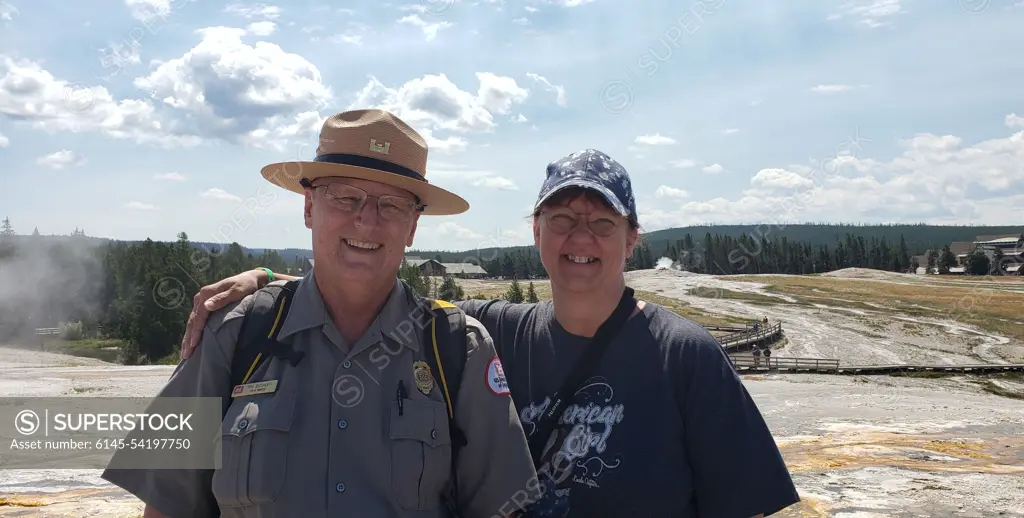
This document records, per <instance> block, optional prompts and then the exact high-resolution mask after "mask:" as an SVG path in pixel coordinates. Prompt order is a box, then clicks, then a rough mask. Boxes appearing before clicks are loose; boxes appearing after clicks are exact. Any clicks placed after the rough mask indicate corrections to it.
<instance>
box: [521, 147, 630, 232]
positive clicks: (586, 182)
mask: <svg viewBox="0 0 1024 518" xmlns="http://www.w3.org/2000/svg"><path fill="white" fill-rule="evenodd" d="M573 187H576V188H581V189H587V190H591V191H594V192H597V193H598V194H600V195H601V196H602V197H603V198H604V199H605V200H606V201H607V202H608V204H609V205H611V206H612V208H614V209H615V211H616V212H618V213H619V214H621V215H622V216H624V217H626V218H627V219H629V220H631V221H633V222H634V223H637V214H636V198H635V197H634V196H633V185H632V182H630V180H629V173H628V172H627V171H626V168H625V167H623V166H622V164H620V163H619V162H618V161H616V160H615V159H613V158H612V157H610V156H608V155H607V154H605V153H603V152H601V151H598V150H596V149H591V148H587V149H584V150H582V151H577V152H575V153H572V154H570V155H566V156H564V157H562V158H560V159H558V160H555V161H554V162H551V163H550V164H548V168H547V176H546V178H545V179H544V185H542V186H541V188H540V193H538V194H537V201H536V202H535V203H534V210H537V209H539V208H540V206H541V205H543V204H544V203H545V202H547V201H548V200H550V199H551V198H552V197H553V196H554V195H556V194H558V193H559V192H561V191H564V190H566V189H569V188H573Z"/></svg>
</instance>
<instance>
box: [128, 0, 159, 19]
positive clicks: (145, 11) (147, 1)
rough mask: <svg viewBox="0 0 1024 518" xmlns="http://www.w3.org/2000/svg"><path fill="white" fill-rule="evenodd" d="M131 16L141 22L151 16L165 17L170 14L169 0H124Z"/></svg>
mask: <svg viewBox="0 0 1024 518" xmlns="http://www.w3.org/2000/svg"><path fill="white" fill-rule="evenodd" d="M124 3H125V5H127V6H128V11H129V12H131V15H132V18H135V19H136V20H140V21H143V22H148V21H150V20H152V18H153V17H156V16H159V17H160V18H167V16H168V15H170V14H171V0H124Z"/></svg>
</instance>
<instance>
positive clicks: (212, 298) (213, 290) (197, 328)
mask: <svg viewBox="0 0 1024 518" xmlns="http://www.w3.org/2000/svg"><path fill="white" fill-rule="evenodd" d="M268 280H269V277H268V276H267V272H265V271H263V270H249V271H247V272H242V273H240V274H238V275H235V276H234V277H228V278H227V279H224V280H221V281H218V282H215V283H213V284H210V285H207V286H203V287H202V288H201V289H200V290H199V293H197V294H196V296H195V298H193V299H192V312H191V313H189V315H188V323H187V324H186V325H185V336H184V337H182V339H181V359H183V360H184V359H186V358H188V357H189V356H192V351H194V350H195V348H196V346H197V345H199V341H200V340H201V339H202V338H203V328H204V327H205V326H206V319H207V318H209V316H210V313H212V312H214V311H217V310H218V309H220V308H222V307H224V306H227V305H228V304H230V303H232V302H237V301H239V300H242V299H244V298H245V297H246V296H247V295H249V294H250V293H254V292H256V290H258V289H260V287H262V286H265V285H266V284H267V281H268Z"/></svg>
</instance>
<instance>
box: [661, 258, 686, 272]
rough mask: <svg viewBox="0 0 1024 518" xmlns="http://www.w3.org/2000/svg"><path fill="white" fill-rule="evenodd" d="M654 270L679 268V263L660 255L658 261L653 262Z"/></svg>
mask: <svg viewBox="0 0 1024 518" xmlns="http://www.w3.org/2000/svg"><path fill="white" fill-rule="evenodd" d="M654 269H655V270H681V268H679V263H677V262H674V261H672V259H669V258H668V257H662V258H661V259H658V262H656V263H654Z"/></svg>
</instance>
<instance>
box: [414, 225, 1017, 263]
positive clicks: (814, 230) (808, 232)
mask: <svg viewBox="0 0 1024 518" xmlns="http://www.w3.org/2000/svg"><path fill="white" fill-rule="evenodd" d="M1021 232H1024V225H1022V226H982V225H964V226H957V225H927V224H923V223H921V224H891V225H854V224H817V223H801V224H794V225H785V224H773V223H762V224H759V225H696V226H689V227H678V228H669V229H665V230H657V231H654V232H648V233H646V234H643V236H642V239H643V241H645V242H646V243H647V245H648V247H650V249H651V251H652V252H653V253H654V254H655V256H656V257H657V256H658V255H659V254H661V253H662V252H663V251H665V250H666V249H667V248H668V246H669V245H674V244H676V242H677V241H679V240H682V239H683V238H685V237H686V234H690V238H691V239H692V240H693V241H694V242H695V243H697V244H698V245H699V244H700V243H702V242H703V241H704V237H705V235H707V234H711V235H712V236H714V235H719V236H729V237H733V238H738V237H740V236H741V235H744V234H746V235H747V236H750V237H753V238H757V239H760V238H762V237H764V238H766V239H768V240H769V241H776V240H782V239H785V240H786V241H789V242H793V241H797V242H801V243H807V244H809V245H810V246H812V247H817V246H829V247H831V246H834V245H835V244H836V243H837V242H839V241H841V240H844V239H845V238H846V235H847V234H850V235H852V236H854V237H863V238H865V239H870V238H872V237H874V238H877V239H882V238H885V240H886V241H888V242H890V243H898V242H899V241H900V236H901V235H902V236H903V238H904V239H905V240H906V242H907V248H908V249H909V251H910V253H911V254H915V255H916V254H923V253H924V252H925V251H926V250H930V249H939V248H942V247H943V246H944V245H948V244H950V243H952V242H954V241H973V240H974V239H975V238H976V237H977V236H981V235H995V234H1018V235H1019V234H1020V233H1021ZM530 249H533V247H532V246H516V247H505V248H480V249H475V250H464V251H451V250H410V251H409V252H408V255H416V256H420V257H423V258H435V256H440V257H441V259H442V262H461V261H464V260H465V259H466V258H468V257H476V258H482V259H483V260H484V261H490V260H493V259H494V258H495V257H499V256H501V255H503V254H505V253H514V252H517V251H528V250H530Z"/></svg>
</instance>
